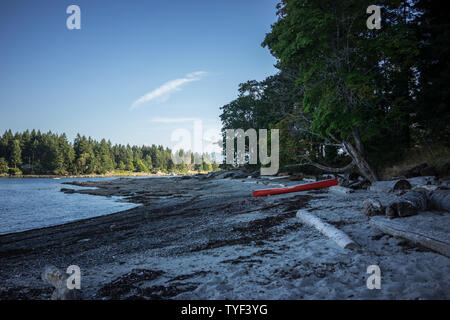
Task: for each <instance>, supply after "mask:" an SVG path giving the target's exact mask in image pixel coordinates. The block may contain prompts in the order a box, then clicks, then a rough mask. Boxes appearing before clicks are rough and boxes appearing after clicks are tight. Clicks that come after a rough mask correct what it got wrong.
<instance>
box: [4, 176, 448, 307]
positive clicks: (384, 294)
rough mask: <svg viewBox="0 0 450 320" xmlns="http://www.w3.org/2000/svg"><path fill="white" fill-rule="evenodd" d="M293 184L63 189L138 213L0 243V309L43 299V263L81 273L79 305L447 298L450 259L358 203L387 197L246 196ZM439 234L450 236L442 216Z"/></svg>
mask: <svg viewBox="0 0 450 320" xmlns="http://www.w3.org/2000/svg"><path fill="white" fill-rule="evenodd" d="M298 183H299V182H296V181H290V180H288V179H287V178H277V179H271V178H267V177H260V178H251V177H247V178H244V177H238V178H231V177H228V178H223V176H222V178H220V177H217V176H211V177H209V178H208V177H206V176H197V177H196V176H189V177H188V176H186V177H161V178H158V177H153V178H151V179H150V178H149V179H146V178H140V179H133V178H119V179H115V180H110V181H107V180H104V181H87V182H86V181H83V182H71V183H68V184H67V185H66V186H65V188H64V189H62V192H66V193H69V194H70V193H85V194H90V195H93V196H99V197H110V196H120V197H124V200H125V201H129V202H132V203H136V204H140V206H139V207H136V208H133V209H130V210H126V211H122V212H118V213H113V214H108V215H103V216H100V217H95V218H90V219H84V220H79V221H75V222H71V223H67V224H63V225H58V226H52V227H47V228H41V229H34V230H30V231H25V232H20V233H14V234H8V235H2V236H0V265H1V273H0V300H6V299H49V298H50V297H51V295H52V292H53V288H51V286H49V285H48V284H46V283H44V282H43V281H42V280H41V276H40V274H41V272H42V270H43V268H44V267H45V266H46V265H54V266H57V267H58V268H60V269H61V270H65V269H66V268H67V267H68V266H70V265H77V266H79V267H80V270H81V290H79V292H77V294H78V298H79V299H100V300H109V299H449V298H450V259H449V258H448V257H446V256H443V255H441V254H439V253H436V252H434V251H431V250H429V249H427V248H424V247H421V246H417V245H414V244H412V243H410V242H407V241H405V240H403V239H401V238H394V237H391V236H389V235H386V234H383V233H381V232H380V231H378V230H377V229H375V228H373V227H372V226H371V225H370V224H369V223H368V218H367V217H366V216H365V215H364V213H363V210H362V202H363V200H364V199H366V198H368V197H372V198H380V199H381V200H383V201H385V200H386V198H389V197H394V195H392V194H375V193H372V192H369V191H367V190H356V191H355V192H353V193H350V194H345V195H344V194H339V193H336V192H332V191H330V190H328V189H321V190H313V191H304V192H295V193H288V194H282V195H276V196H269V197H258V198H255V197H253V196H252V190H255V189H266V188H276V187H281V186H292V185H295V184H298ZM70 184H74V185H77V186H84V187H96V188H95V189H92V188H89V189H80V188H77V189H71V186H70ZM298 210H306V211H307V212H310V213H312V214H314V215H315V216H317V217H319V218H321V219H322V220H324V221H326V222H328V223H329V224H331V225H333V226H335V227H336V228H338V229H340V230H342V231H344V232H345V233H346V234H348V235H349V237H350V238H351V239H352V240H354V241H355V242H356V243H357V244H358V248H357V249H353V250H349V249H343V248H342V247H340V246H338V245H337V244H336V243H335V242H334V241H332V240H331V239H329V238H327V237H324V236H323V235H322V234H320V233H319V232H318V231H317V230H316V229H314V228H311V227H308V226H305V225H303V224H302V223H300V222H299V219H298V218H297V217H296V212H297V211H298ZM421 214H422V213H421ZM423 214H425V215H426V214H432V213H427V212H425V213H423ZM442 227H443V228H444V229H446V230H449V228H450V219H449V217H448V214H447V215H445V214H444V215H442ZM371 265H376V266H379V268H380V270H381V288H380V289H369V288H368V287H367V279H368V278H369V276H370V274H368V273H367V268H368V267H369V266H371Z"/></svg>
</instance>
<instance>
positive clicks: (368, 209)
mask: <svg viewBox="0 0 450 320" xmlns="http://www.w3.org/2000/svg"><path fill="white" fill-rule="evenodd" d="M363 210H364V214H365V215H366V216H368V217H372V216H379V215H383V214H384V213H385V210H386V208H385V207H384V206H383V205H382V204H381V202H380V201H378V200H375V199H370V198H369V199H366V200H364V202H363Z"/></svg>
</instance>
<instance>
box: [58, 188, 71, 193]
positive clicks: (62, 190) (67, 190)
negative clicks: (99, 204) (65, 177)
mask: <svg viewBox="0 0 450 320" xmlns="http://www.w3.org/2000/svg"><path fill="white" fill-rule="evenodd" d="M60 191H61V192H64V193H68V194H69V193H75V190H74V189H68V188H61V190H60Z"/></svg>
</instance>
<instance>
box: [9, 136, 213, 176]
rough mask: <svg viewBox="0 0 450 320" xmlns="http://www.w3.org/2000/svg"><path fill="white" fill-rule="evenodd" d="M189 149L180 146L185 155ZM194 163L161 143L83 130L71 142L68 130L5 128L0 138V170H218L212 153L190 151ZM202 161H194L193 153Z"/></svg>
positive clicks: (72, 173) (82, 173)
mask: <svg viewBox="0 0 450 320" xmlns="http://www.w3.org/2000/svg"><path fill="white" fill-rule="evenodd" d="M189 153H190V152H188V151H184V150H178V155H179V156H180V157H182V158H185V157H186V155H188V154H189ZM190 156H191V163H190V164H186V163H182V164H175V163H174V162H173V161H172V150H171V149H169V148H164V147H163V146H162V145H158V146H157V145H151V146H130V145H121V144H114V145H113V144H112V143H111V142H110V141H106V140H105V139H102V140H101V141H100V142H99V141H97V140H95V139H92V138H91V137H86V136H81V135H80V134H78V135H77V137H76V138H75V139H74V142H73V143H70V142H69V140H68V139H67V136H66V134H64V133H63V134H56V133H52V132H47V133H41V132H40V131H39V130H38V131H36V130H32V131H31V132H30V131H29V130H26V131H24V132H22V133H20V132H16V133H15V134H13V133H12V131H11V130H7V131H5V133H4V134H3V136H1V138H0V174H7V173H9V174H10V175H15V176H17V175H22V174H26V175H37V176H44V175H57V176H94V175H104V176H114V175H136V174H145V173H149V174H150V173H151V174H165V173H183V174H184V173H188V172H192V171H195V172H202V171H211V170H217V169H218V164H217V162H215V160H214V159H211V157H210V155H209V154H203V155H199V154H195V153H190ZM201 156H202V163H201V164H200V163H199V164H195V163H194V157H198V158H200V157H201Z"/></svg>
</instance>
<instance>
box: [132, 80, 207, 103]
mask: <svg viewBox="0 0 450 320" xmlns="http://www.w3.org/2000/svg"><path fill="white" fill-rule="evenodd" d="M206 74H207V72H205V71H196V72H192V73H188V74H187V75H186V76H185V77H184V78H180V79H175V80H171V81H168V82H166V83H164V84H163V85H162V86H160V87H158V88H156V89H155V90H153V91H150V92H148V93H147V94H145V95H143V96H142V97H140V98H139V99H137V100H136V101H135V102H133V104H132V105H131V108H130V109H131V110H134V109H136V108H137V107H139V106H140V105H141V104H143V103H145V102H149V101H152V100H155V99H157V98H164V97H165V98H166V99H168V98H169V96H170V94H171V93H173V92H174V91H179V90H181V86H183V85H184V84H186V83H189V82H193V81H198V80H200V79H201V78H202V77H204V76H205V75H206Z"/></svg>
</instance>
